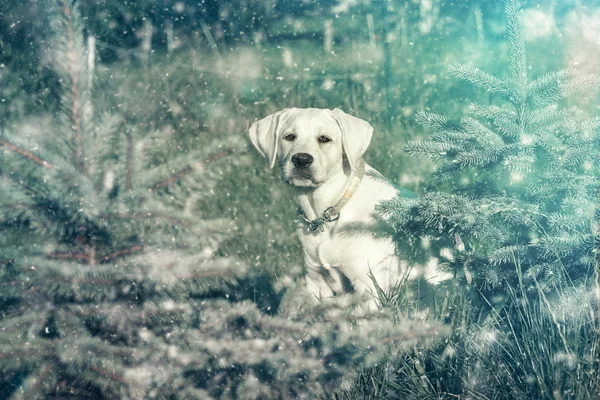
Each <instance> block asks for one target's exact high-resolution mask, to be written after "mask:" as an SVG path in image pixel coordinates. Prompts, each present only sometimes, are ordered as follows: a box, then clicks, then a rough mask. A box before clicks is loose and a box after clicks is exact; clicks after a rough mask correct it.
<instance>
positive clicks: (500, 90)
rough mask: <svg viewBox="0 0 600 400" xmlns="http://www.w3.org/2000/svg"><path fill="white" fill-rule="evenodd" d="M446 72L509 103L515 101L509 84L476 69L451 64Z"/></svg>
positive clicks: (513, 92) (514, 95)
mask: <svg viewBox="0 0 600 400" xmlns="http://www.w3.org/2000/svg"><path fill="white" fill-rule="evenodd" d="M448 70H449V72H450V75H453V76H455V77H456V78H458V79H461V80H464V81H467V82H469V83H471V84H473V85H475V86H477V87H479V88H482V89H485V90H487V91H488V92H490V93H493V94H499V95H501V96H503V97H504V98H505V99H507V100H509V101H511V102H514V101H516V99H517V97H516V93H515V91H514V89H513V86H512V85H511V84H510V83H509V82H507V81H505V80H503V79H500V78H496V77H495V76H493V75H490V74H488V73H487V72H483V71H481V70H480V69H478V68H473V67H469V66H466V65H462V64H452V65H451V66H450V67H449V69H448Z"/></svg>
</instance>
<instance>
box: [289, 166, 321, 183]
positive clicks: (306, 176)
mask: <svg viewBox="0 0 600 400" xmlns="http://www.w3.org/2000/svg"><path fill="white" fill-rule="evenodd" d="M285 181H286V183H287V184H289V185H291V186H298V187H317V186H318V185H319V183H320V182H319V181H318V180H317V179H315V176H314V175H313V174H312V173H310V172H308V171H301V170H300V171H299V170H294V171H292V173H291V174H289V175H288V176H286V177H285Z"/></svg>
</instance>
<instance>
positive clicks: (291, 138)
mask: <svg viewBox="0 0 600 400" xmlns="http://www.w3.org/2000/svg"><path fill="white" fill-rule="evenodd" d="M283 138H284V139H285V140H287V141H289V142H292V141H294V140H295V139H296V135H294V134H293V133H288V134H287V135H285V136H284V137H283Z"/></svg>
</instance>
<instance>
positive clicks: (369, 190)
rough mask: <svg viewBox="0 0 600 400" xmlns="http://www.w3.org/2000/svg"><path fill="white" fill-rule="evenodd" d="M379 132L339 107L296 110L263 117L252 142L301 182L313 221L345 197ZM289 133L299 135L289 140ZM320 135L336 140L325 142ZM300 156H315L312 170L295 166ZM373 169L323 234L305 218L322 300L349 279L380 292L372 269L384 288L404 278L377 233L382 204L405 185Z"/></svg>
mask: <svg viewBox="0 0 600 400" xmlns="http://www.w3.org/2000/svg"><path fill="white" fill-rule="evenodd" d="M372 131H373V128H372V127H371V125H370V124H369V123H368V122H366V121H364V120H361V119H359V118H356V117H353V116H351V115H348V114H346V113H344V112H343V111H341V110H339V109H335V110H327V109H315V108H308V109H298V108H292V109H285V110H282V111H279V112H278V113H275V114H273V115H270V116H268V117H266V118H264V119H262V120H260V121H257V122H255V123H254V124H253V125H252V126H251V127H250V139H251V140H252V143H253V144H254V146H255V147H256V148H257V149H258V151H259V152H260V153H261V154H262V155H263V156H264V157H265V158H267V160H268V162H269V164H270V166H271V168H273V166H274V165H275V163H276V162H278V163H279V165H280V166H281V171H282V178H283V180H284V181H285V182H287V183H288V184H289V185H291V186H292V187H293V189H294V192H295V195H296V201H297V203H298V205H299V206H300V207H301V208H302V210H303V211H304V214H305V215H306V217H307V218H308V219H310V220H313V219H315V218H317V217H320V216H322V215H323V212H324V211H325V210H326V209H327V208H328V207H330V206H333V205H335V204H336V203H337V202H338V201H339V199H340V198H341V197H342V194H343V193H344V191H345V190H346V187H347V186H348V183H349V181H350V180H351V178H352V174H353V171H354V170H355V169H356V165H357V161H358V160H359V159H360V158H361V157H362V155H363V153H364V152H365V151H366V149H367V147H368V146H369V143H370V140H371V135H372ZM289 134H293V135H294V136H295V138H294V140H286V139H285V138H286V136H287V135H289ZM320 136H327V137H328V138H330V139H331V141H330V142H327V143H320V142H319V140H318V139H319V137H320ZM287 137H288V139H290V137H289V136H287ZM297 153H308V154H310V155H312V156H313V158H314V161H313V164H312V165H311V166H310V168H307V169H305V170H299V169H298V168H296V167H295V166H294V165H293V163H292V161H291V158H292V156H293V155H294V154H297ZM373 174H377V171H375V170H374V169H373V168H372V167H370V166H369V165H366V172H365V176H364V178H363V179H362V181H361V183H360V185H359V186H358V188H357V190H356V192H355V193H354V195H353V196H352V197H351V198H350V200H349V201H348V202H347V203H346V205H345V206H344V207H343V208H342V209H341V212H340V218H339V219H338V220H337V221H333V222H327V223H325V224H324V225H323V228H324V231H323V232H321V231H320V230H316V231H311V230H310V229H309V228H308V226H307V224H306V223H304V222H303V221H299V223H298V228H297V230H298V236H299V237H300V241H301V243H302V248H303V251H304V261H305V264H306V267H307V270H308V273H307V277H306V278H307V285H308V288H309V290H311V291H312V292H313V293H314V294H315V295H317V296H318V297H330V296H333V295H336V294H340V293H343V292H345V291H346V289H348V285H345V284H344V281H347V280H349V282H350V283H351V284H352V287H353V289H354V290H356V291H358V292H365V291H368V292H373V293H374V287H373V284H372V282H371V280H370V279H369V277H368V273H369V269H370V270H371V272H372V273H373V275H374V276H375V279H376V280H377V282H378V283H379V285H380V286H381V287H382V288H384V289H387V288H388V287H389V286H390V285H391V284H393V283H395V282H396V281H397V280H398V278H399V272H398V259H397V257H396V255H395V250H394V245H393V243H392V242H391V240H390V239H389V238H387V237H385V236H379V237H375V236H374V234H377V233H378V232H377V231H378V228H377V217H376V213H375V206H376V204H377V203H378V202H379V201H380V200H383V199H389V198H392V197H395V196H396V195H397V190H396V189H395V188H394V186H392V185H391V184H389V183H387V182H385V181H383V180H382V179H374V177H373ZM346 278H347V279H346Z"/></svg>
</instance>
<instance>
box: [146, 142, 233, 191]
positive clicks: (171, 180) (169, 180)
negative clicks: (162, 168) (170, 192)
mask: <svg viewBox="0 0 600 400" xmlns="http://www.w3.org/2000/svg"><path fill="white" fill-rule="evenodd" d="M231 154H233V150H229V149H228V150H223V151H220V152H218V153H215V154H212V155H210V156H208V157H207V158H206V159H204V160H202V161H195V162H194V163H193V164H192V165H188V166H187V167H185V168H183V169H181V170H179V171H177V172H175V173H174V174H172V175H171V176H169V177H167V178H165V179H163V180H162V181H160V182H158V183H156V184H154V185H153V186H152V188H151V189H150V191H151V192H156V191H158V190H160V189H163V188H165V187H168V186H170V185H171V184H172V183H174V182H177V181H178V180H180V179H181V178H183V177H184V176H186V175H187V174H189V173H191V172H193V171H195V170H200V169H202V168H203V167H204V166H205V165H207V164H210V163H212V162H214V161H217V160H220V159H222V158H224V157H227V156H229V155H231Z"/></svg>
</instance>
